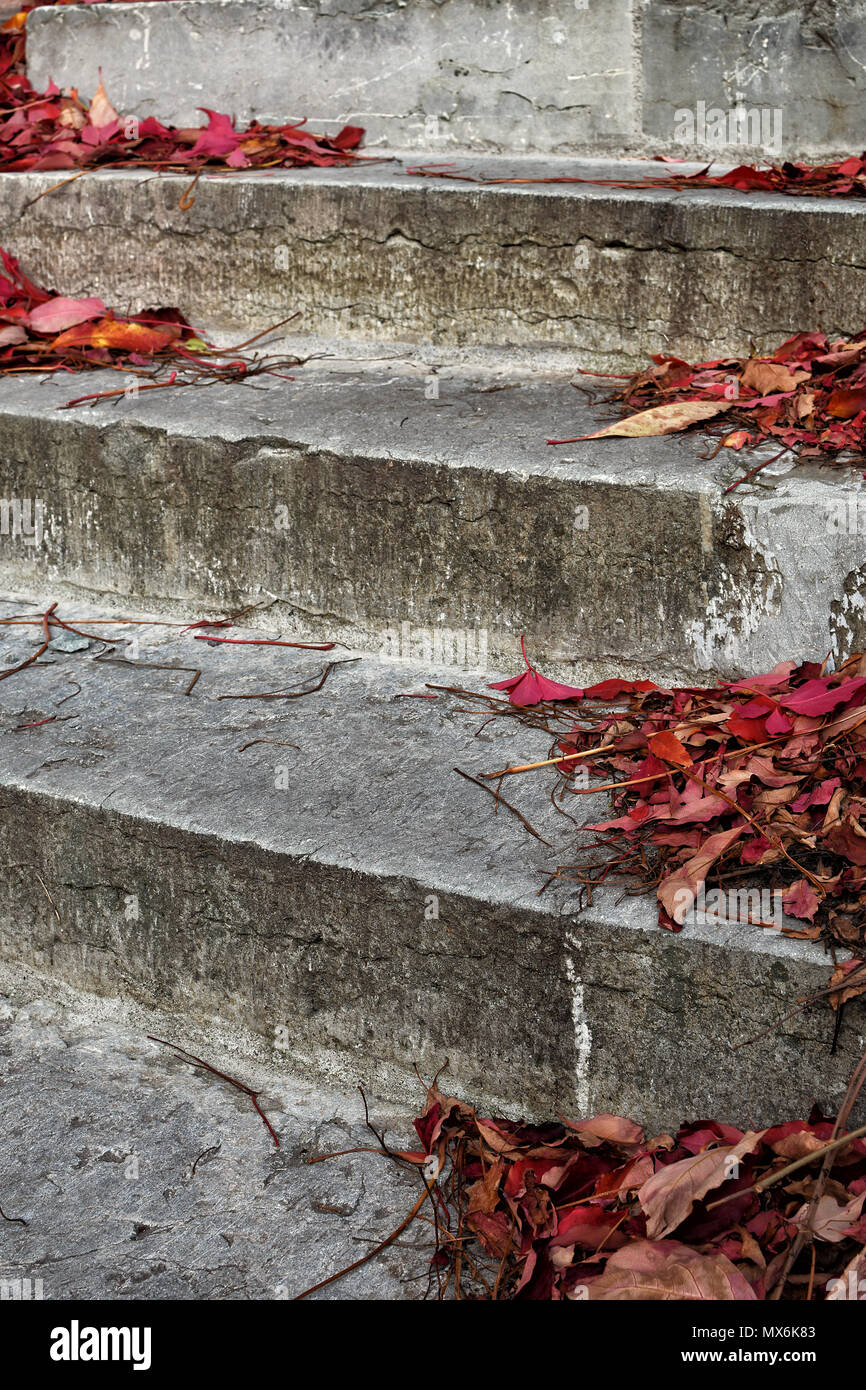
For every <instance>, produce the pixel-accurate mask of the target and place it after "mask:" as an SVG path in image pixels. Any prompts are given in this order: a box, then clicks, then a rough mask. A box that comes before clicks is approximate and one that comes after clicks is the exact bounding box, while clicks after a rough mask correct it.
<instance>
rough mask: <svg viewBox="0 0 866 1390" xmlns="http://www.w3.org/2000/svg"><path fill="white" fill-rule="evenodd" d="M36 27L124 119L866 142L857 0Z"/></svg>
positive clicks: (453, 142)
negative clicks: (104, 89) (306, 121)
mask: <svg viewBox="0 0 866 1390" xmlns="http://www.w3.org/2000/svg"><path fill="white" fill-rule="evenodd" d="M27 28H28V60H29V70H30V77H31V80H32V81H33V82H34V83H35V84H36V85H37V86H41V85H42V84H44V83H45V82H47V80H48V79H49V77H54V78H55V79H56V80H57V81H58V82H59V83H61V85H64V86H77V87H78V88H79V89H80V90H81V91H82V92H91V91H93V90H94V89H95V87H96V84H97V81H98V70H99V67H100V65H101V66H102V68H103V70H104V72H105V77H106V82H107V84H108V90H109V92H110V94H111V96H112V97H113V99H114V101H115V102H116V103H118V104H119V105H120V106H121V107H123V109H124V110H125V111H132V112H137V113H139V114H140V115H155V116H157V117H160V118H162V119H163V120H172V121H174V122H175V123H176V124H181V125H186V124H195V123H197V120H198V113H197V108H198V107H201V106H210V107H213V108H216V109H218V110H220V111H223V110H228V111H234V112H235V113H236V114H237V115H238V117H239V118H240V119H241V120H248V119H249V118H250V117H254V116H255V117H258V118H259V119H260V120H279V121H283V120H286V119H289V118H298V117H304V116H307V117H309V118H310V120H311V121H313V122H315V124H317V125H320V126H322V125H324V124H325V123H326V122H331V123H337V122H339V123H342V122H343V121H352V122H354V123H359V124H361V125H364V126H366V127H367V130H368V132H369V138H370V140H371V141H372V142H374V143H377V144H390V145H397V146H403V147H406V148H410V147H416V148H417V147H418V146H419V145H420V146H424V147H430V145H431V142H435V143H434V147H435V148H438V149H440V150H446V151H448V150H451V149H454V148H455V147H458V148H459V147H462V148H473V147H474V148H477V149H485V150H504V151H522V150H537V151H543V152H558V153H574V152H579V151H594V152H599V151H601V150H613V151H615V152H617V153H619V152H630V153H635V154H642V153H654V152H655V151H656V150H662V151H664V152H666V153H678V154H687V155H690V156H692V157H694V158H704V159H705V158H706V157H707V156H710V157H713V156H715V157H719V155H720V153H721V154H724V153H730V154H735V155H736V157H737V159H741V158H742V157H743V155H744V154H748V155H751V156H755V155H759V156H760V155H763V156H768V155H770V156H774V157H776V158H779V157H785V158H795V157H800V156H807V157H809V156H824V157H827V156H828V155H831V154H841V155H847V154H852V153H855V152H858V151H859V150H860V148H861V146H862V143H863V138H862V107H863V97H864V86H866V82H864V71H866V37H864V25H863V20H862V14H861V13H860V12H859V6H852V5H846V6H833V5H829V4H825V5H820V6H813V5H805V6H804V5H795V4H785V5H781V4H774V5H772V6H769V7H768V6H766V5H765V6H763V7H762V6H760V5H757V4H756V3H755V0H730V3H728V4H726V5H725V6H724V7H719V6H709V7H708V6H705V5H695V4H685V3H683V0H640V3H639V0H603V3H599V0H543V3H536V4H533V5H532V6H528V5H525V4H520V3H514V0H509V2H508V3H504V4H496V5H491V4H490V3H489V0H449V3H447V4H443V3H442V0H411V4H406V3H405V0H173V3H172V4H171V5H150V4H139V5H124V6H123V7H122V8H120V7H118V6H115V5H87V6H81V7H77V6H63V7H60V8H57V9H50V8H49V9H41V10H39V11H37V12H34V13H33V14H31V15H30V16H29V17H28V21H27ZM702 113H703V119H702ZM719 116H721V118H722V119H721V124H720V123H719ZM707 118H709V119H707Z"/></svg>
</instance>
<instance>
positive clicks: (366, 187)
mask: <svg viewBox="0 0 866 1390" xmlns="http://www.w3.org/2000/svg"><path fill="white" fill-rule="evenodd" d="M93 8H99V7H94V6H88V7H87V9H88V12H89V11H90V10H91V9H93ZM107 8H109V9H110V10H111V11H112V16H115V15H120V16H121V21H120V22H122V17H123V14H124V13H125V12H126V11H127V10H128V9H130V8H131V7H130V6H127V5H123V6H118V5H112V6H109V7H107ZM150 8H154V7H153V6H151V7H150ZM156 8H157V9H158V8H160V7H158V6H157V7H156ZM73 12H74V11H73V10H69V11H68V13H70V14H72V13H73ZM40 13H42V12H41V11H40ZM45 13H46V14H48V13H50V12H49V11H45ZM58 13H62V14H66V13H67V10H66V9H65V8H63V9H62V10H61V11H58ZM429 157H432V158H434V159H435V158H436V156H435V154H433V155H432V156H429ZM415 162H417V158H416V161H415ZM407 163H411V161H407V160H406V159H400V158H396V159H395V160H394V161H393V162H390V163H382V164H371V165H368V166H366V167H360V168H350V169H313V170H309V169H307V170H303V169H302V170H297V171H294V172H292V171H279V172H277V171H273V172H268V173H258V174H254V175H248V174H235V173H228V174H214V175H208V176H203V177H202V178H201V179H200V181H199V183H198V185H197V188H196V191H195V202H194V204H193V207H192V208H191V209H190V210H189V211H183V210H182V209H181V208H180V207H179V200H180V198H181V197H182V195H183V193H184V191H185V190H186V189H187V188H188V186H189V182H190V181H189V179H188V178H187V177H186V176H185V175H184V176H181V175H160V176H155V175H153V174H152V173H150V172H149V171H145V172H135V171H125V170H117V171H112V172H106V173H93V174H87V175H86V176H85V177H83V178H77V179H76V180H75V181H74V182H66V183H65V184H63V183H62V181H60V180H58V178H57V174H56V171H55V172H53V173H41V174H7V175H2V176H0V244H2V245H4V246H5V247H7V248H8V249H9V250H11V251H12V252H13V253H14V254H15V255H17V256H18V257H19V258H20V259H21V260H22V263H23V264H24V265H25V266H26V268H27V270H28V273H30V274H31V275H34V276H36V278H37V279H39V280H40V281H41V282H42V283H46V284H48V285H53V286H56V287H57V288H58V290H61V291H62V292H63V293H65V294H93V293H99V294H100V295H101V296H102V297H103V298H104V299H105V301H106V302H107V303H110V304H112V305H113V306H115V307H116V308H118V309H120V310H123V309H141V308H150V307H153V306H154V304H177V305H180V306H181V307H182V308H183V309H184V311H185V312H186V313H187V314H188V316H189V317H190V318H192V319H195V320H196V322H197V323H198V324H199V325H200V326H201V327H202V328H203V329H205V330H207V329H213V330H215V331H220V330H224V331H225V332H227V333H230V334H233V335H234V341H240V340H244V339H246V338H247V337H248V336H249V335H250V334H251V333H254V332H256V331H258V330H260V329H263V328H266V327H268V326H269V325H271V324H274V323H276V322H278V321H280V320H282V319H284V318H286V316H287V315H289V314H292V313H295V312H297V313H298V314H299V315H300V317H299V319H298V322H297V324H296V327H297V328H298V330H299V331H303V332H305V333H310V334H315V333H324V334H330V335H332V336H337V337H340V336H342V337H351V338H356V339H373V340H381V339H386V340H394V341H398V340H402V341H407V342H415V343H426V344H431V343H432V344H437V345H449V344H451V345H497V344H498V345H504V346H508V347H509V348H534V347H550V346H553V347H557V348H560V349H561V348H572V349H574V350H575V360H576V361H579V363H580V365H582V366H584V367H595V368H602V369H609V370H617V369H619V368H620V367H621V366H622V365H623V364H624V365H626V366H628V365H631V366H637V365H644V364H645V362H646V360H647V358H648V357H649V356H650V355H651V354H653V353H656V352H659V351H670V352H674V353H677V354H679V355H680V356H684V357H687V358H689V359H690V360H696V359H698V360H699V359H702V358H708V357H717V356H718V355H719V353H720V352H735V353H743V354H746V353H748V352H749V345H750V343H752V342H753V343H754V344H756V346H757V347H758V349H759V350H763V349H768V350H771V349H772V348H773V347H775V346H776V345H778V343H779V342H780V341H781V340H782V338H784V337H785V336H786V335H788V334H790V333H794V332H797V331H799V330H800V329H803V328H808V327H813V326H818V325H820V326H822V327H824V328H825V329H827V330H828V331H831V332H835V331H839V332H851V331H853V329H855V328H859V326H860V325H861V324H862V322H863V321H864V319H866V267H864V264H863V256H862V243H863V236H864V227H866V220H864V219H866V205H864V204H863V203H854V202H850V201H846V200H844V199H813V198H786V197H784V196H782V195H773V196H770V195H766V196H762V197H755V196H754V195H749V194H739V193H724V192H711V191H699V192H692V193H677V192H671V191H659V190H648V189H632V188H624V189H623V188H608V187H600V186H596V185H592V184H573V183H572V184H549V183H548V184H544V183H542V184H498V185H495V186H484V187H482V186H478V185H476V184H471V183H460V182H457V183H454V182H443V181H440V180H434V179H429V178H422V177H415V176H408V175H407V174H406V168H407ZM466 167H468V168H471V169H474V171H475V172H476V173H482V174H485V175H489V176H495V177H503V178H511V177H517V178H537V177H542V178H548V177H560V176H562V175H566V176H568V177H574V176H579V177H592V178H598V179H611V178H614V179H622V178H625V179H628V178H632V179H635V178H639V177H645V176H646V175H647V173H650V174H655V173H658V171H659V168H660V167H661V166H659V165H652V164H642V165H640V164H635V163H630V164H628V163H610V162H608V163H603V162H598V161H596V162H594V163H593V162H578V161H573V160H563V159H547V160H543V159H542V160H539V159H535V160H533V159H522V160H514V159H512V160H507V159H501V158H495V157H492V156H491V157H489V158H485V159H483V160H475V161H474V162H469V164H468V165H466ZM689 167H691V166H689ZM58 183H61V186H60V187H58V186H57V185H58ZM49 189H53V191H51V192H50V193H47V194H46V196H44V197H41V196H39V195H40V194H43V193H46V191H47V190H49ZM34 199H37V200H38V201H33V200H34ZM205 268H206V273H203V272H204V271H205Z"/></svg>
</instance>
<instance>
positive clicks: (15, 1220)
mask: <svg viewBox="0 0 866 1390" xmlns="http://www.w3.org/2000/svg"><path fill="white" fill-rule="evenodd" d="M0 1216H2V1217H3V1220H4V1221H8V1222H9V1224H10V1226H26V1225H27V1224H28V1223H27V1222H26V1221H25V1220H24V1217H23V1216H7V1215H6V1213H5V1211H4V1210H3V1208H2V1207H0Z"/></svg>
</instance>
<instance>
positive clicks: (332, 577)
mask: <svg viewBox="0 0 866 1390" xmlns="http://www.w3.org/2000/svg"><path fill="white" fill-rule="evenodd" d="M387 354H388V350H387V349H385V348H383V349H381V350H380V352H379V353H378V359H379V360H374V361H370V362H368V363H367V364H366V365H364V364H362V363H360V362H357V361H349V362H345V363H343V364H342V368H343V369H342V370H341V369H340V364H338V363H336V362H332V363H331V364H327V363H321V362H320V363H309V364H308V365H306V366H303V367H299V368H298V369H297V370H296V372H295V380H294V381H293V382H286V381H277V380H273V379H268V378H262V379H259V380H258V382H256V383H254V386H253V387H250V388H244V387H241V386H227V387H208V388H205V389H204V391H197V390H189V391H180V390H178V391H170V392H153V393H142V394H141V395H140V396H139V397H138V399H137V400H132V399H130V400H125V399H121V400H120V401H119V402H118V401H115V402H105V403H100V404H98V405H97V406H95V407H93V408H87V407H85V408H81V409H77V410H74V411H59V410H58V409H57V408H56V407H57V406H58V405H60V404H62V403H63V402H64V401H67V400H69V399H70V397H71V396H72V395H80V394H84V393H86V392H87V391H90V390H104V389H106V387H108V386H112V387H113V386H114V385H115V384H116V378H115V377H114V376H111V379H110V380H109V379H108V377H109V375H110V374H105V373H101V374H100V373H94V374H89V375H85V376H79V377H74V378H73V377H66V376H63V377H60V378H58V377H55V378H53V379H51V380H48V381H46V382H40V381H37V380H35V379H33V378H16V379H14V380H13V379H6V380H5V381H2V382H0V463H2V475H3V492H4V494H5V495H4V496H3V497H2V499H0V500H2V503H3V508H2V514H0V579H2V582H4V583H5V584H7V585H12V586H13V588H14V586H22V585H23V586H24V587H25V588H26V587H28V586H29V588H30V589H31V590H38V591H40V592H47V591H48V590H49V589H50V591H51V592H52V594H53V595H54V596H60V595H61V594H63V593H69V592H73V593H81V592H83V591H87V592H89V593H90V594H100V593H105V594H110V595H111V596H112V597H113V599H114V601H115V603H120V604H121V605H123V604H124V603H126V602H127V601H128V598H130V597H132V598H135V599H137V600H139V601H142V602H147V601H149V602H151V603H157V604H159V605H162V606H165V605H166V604H168V603H173V604H174V605H175V606H176V609H177V611H178V612H179V613H180V614H181V615H182V616H185V617H188V615H189V613H190V612H191V611H192V612H195V611H197V610H198V609H199V608H201V607H203V606H204V607H207V608H209V610H211V611H212V610H215V609H217V610H220V611H237V610H239V609H240V608H242V607H245V606H246V605H247V604H250V603H254V602H264V603H270V604H273V607H272V608H271V609H269V610H268V611H267V613H266V616H265V619H264V621H266V622H273V623H279V624H281V625H282V626H283V628H284V629H285V630H286V631H288V632H291V633H294V634H295V635H297V636H300V637H301V638H303V639H306V640H313V641H315V640H321V639H322V638H336V639H339V640H341V641H345V642H349V643H352V644H353V645H355V646H357V647H359V648H363V649H364V650H367V651H371V652H374V653H377V654H382V655H385V656H391V657H402V658H406V659H409V660H415V661H417V662H419V663H421V664H424V663H430V662H431V661H435V662H439V663H442V664H446V665H447V664H454V665H457V666H462V667H465V668H468V669H476V670H493V671H496V672H497V673H498V674H500V675H501V674H502V673H503V672H508V671H509V669H518V668H519V639H520V634H521V633H522V632H526V633H527V634H528V636H529V640H530V643H531V646H532V650H533V651H534V652H535V653H537V654H538V655H539V658H541V657H542V655H543V658H544V660H545V661H546V662H547V664H548V665H549V666H550V667H551V668H552V669H554V670H556V671H558V672H559V673H560V674H561V675H562V676H564V677H566V678H572V679H574V680H576V681H577V682H578V683H585V682H588V681H590V680H596V679H603V678H605V677H607V676H611V675H622V674H624V673H625V674H628V675H632V676H638V675H641V676H645V675H648V674H653V673H656V674H659V675H662V676H663V677H664V678H665V679H673V680H681V681H684V682H686V683H688V682H689V681H692V680H703V681H704V682H705V681H706V677H707V676H708V675H709V674H710V673H715V674H717V675H723V676H737V675H740V674H742V672H743V671H757V670H764V669H769V668H770V667H772V666H773V665H774V663H775V662H776V661H777V660H779V658H780V656H781V655H785V656H790V657H798V658H804V659H805V658H807V657H808V658H809V659H815V658H816V657H817V658H819V659H820V658H823V656H824V655H825V653H826V652H827V651H828V650H829V651H830V652H831V654H832V655H833V656H834V657H837V658H838V657H844V656H847V655H849V654H850V652H851V651H852V650H858V649H862V647H863V646H864V645H866V619H864V611H863V598H862V596H863V588H864V575H866V570H864V565H863V543H862V536H863V530H864V527H866V511H864V498H863V493H862V479H861V477H860V473H859V471H857V470H852V469H845V468H819V467H817V466H815V465H807V464H802V465H798V466H797V467H796V468H795V469H794V470H793V471H791V472H789V473H787V474H775V475H772V476H771V475H770V473H769V470H768V471H767V472H765V473H763V474H762V475H761V476H760V478H759V479H758V480H757V481H758V482H759V483H760V484H761V485H760V486H758V485H752V484H747V485H744V486H742V487H740V488H738V489H737V491H735V492H733V493H731V494H729V495H727V496H725V495H724V492H723V488H724V486H725V485H727V484H728V483H730V482H731V481H732V480H733V479H734V478H736V477H738V476H740V474H741V473H742V471H743V470H744V467H745V465H744V464H743V462H742V459H741V458H739V457H737V456H734V455H731V454H730V453H729V451H725V452H724V453H723V454H720V455H719V456H718V457H717V458H716V459H715V460H713V461H711V462H708V461H705V460H704V459H703V457H702V454H703V453H704V452H705V450H706V444H705V443H704V442H703V441H702V440H701V439H700V438H696V437H686V438H673V437H670V438H660V439H646V440H624V439H606V440H601V441H599V440H595V441H593V440H589V441H585V442H584V443H581V444H574V445H569V446H566V447H562V448H551V447H549V446H548V445H547V444H546V442H545V441H546V439H547V438H549V437H551V436H556V437H570V436H572V435H577V434H583V433H586V432H588V431H590V430H592V429H596V428H598V427H599V426H600V425H601V424H602V423H603V422H605V421H606V420H607V419H608V418H611V417H610V415H609V413H608V412H607V410H606V408H604V407H599V406H596V407H593V408H590V406H589V405H588V404H587V399H586V396H585V394H584V393H583V392H581V391H578V390H575V389H574V388H573V387H572V386H571V385H570V384H569V381H568V378H567V377H565V376H560V377H550V376H546V375H539V374H538V373H536V374H533V373H532V372H531V371H527V372H524V370H523V369H522V368H521V369H517V368H516V367H515V365H514V363H511V362H505V363H502V362H500V363H498V365H497V363H496V362H495V360H494V359H493V358H492V357H488V358H487V359H486V360H485V364H484V370H481V368H480V367H478V366H476V368H475V369H474V370H472V371H470V370H469V367H468V366H467V364H466V363H465V362H464V363H462V364H458V365H457V366H454V365H453V364H450V365H449V363H448V361H447V359H443V357H442V356H441V355H440V354H438V353H435V352H433V353H430V354H428V355H427V356H426V357H425V358H421V357H415V358H412V357H411V356H407V357H401V356H400V354H399V353H397V352H394V353H393V356H392V359H391V360H388V355H387ZM382 358H384V359H385V360H382ZM437 392H438V395H437V394H436V393H437ZM780 466H781V465H780ZM16 518H17V520H16ZM37 519H40V520H39V525H38V527H37V524H36V523H37ZM70 586H71V587H70Z"/></svg>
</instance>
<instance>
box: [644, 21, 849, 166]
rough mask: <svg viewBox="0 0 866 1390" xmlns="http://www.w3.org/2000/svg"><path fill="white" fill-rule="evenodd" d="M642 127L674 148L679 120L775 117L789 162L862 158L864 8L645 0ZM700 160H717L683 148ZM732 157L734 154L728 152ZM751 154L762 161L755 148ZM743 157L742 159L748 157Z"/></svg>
mask: <svg viewBox="0 0 866 1390" xmlns="http://www.w3.org/2000/svg"><path fill="white" fill-rule="evenodd" d="M643 84H644V86H643V92H644V96H643V128H644V132H645V134H647V135H648V136H650V137H653V136H654V137H656V138H657V139H658V140H660V141H661V142H662V143H664V145H665V146H666V147H667V148H669V149H673V148H674V147H675V146H677V141H676V135H675V129H676V120H675V112H676V111H677V109H688V108H691V109H692V110H695V109H696V107H697V103H698V102H699V101H703V102H704V103H705V104H706V107H707V108H710V107H715V108H718V109H721V110H724V111H725V112H726V113H727V112H728V111H730V110H732V109H733V108H736V107H738V106H742V107H744V108H746V109H747V110H754V109H758V110H760V109H765V110H773V109H775V110H778V112H779V119H780V121H781V145H780V146H777V147H776V148H775V149H773V148H770V149H769V150H767V151H766V153H768V154H774V155H775V156H781V157H783V158H792V157H796V156H803V155H805V156H807V157H808V156H823V157H827V156H828V155H829V154H838V155H850V154H859V153H860V150H861V149H862V146H863V106H864V101H866V4H864V3H863V0H846V3H845V4H844V5H837V4H836V3H835V0H709V3H706V0H704V2H703V3H701V4H694V3H688V0H647V3H646V5H645V7H644V18H643ZM680 144H681V147H682V149H683V151H684V152H685V153H687V154H688V155H689V156H691V157H696V156H698V155H700V154H704V153H706V152H710V153H716V154H718V151H717V150H713V149H711V147H710V146H708V145H707V144H706V143H704V144H703V146H702V147H700V148H699V147H697V146H696V145H695V144H691V145H689V144H682V142H680ZM728 148H729V149H730V146H729V147H728ZM746 151H747V152H749V153H750V154H751V153H755V152H758V153H761V152H763V151H761V149H760V146H756V145H754V144H749V145H747V147H746ZM743 152H744V151H741V153H743Z"/></svg>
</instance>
